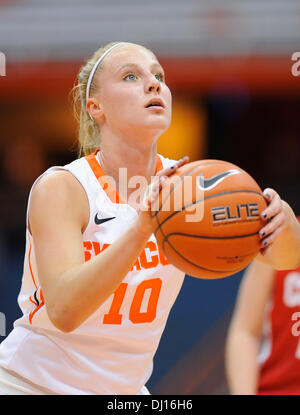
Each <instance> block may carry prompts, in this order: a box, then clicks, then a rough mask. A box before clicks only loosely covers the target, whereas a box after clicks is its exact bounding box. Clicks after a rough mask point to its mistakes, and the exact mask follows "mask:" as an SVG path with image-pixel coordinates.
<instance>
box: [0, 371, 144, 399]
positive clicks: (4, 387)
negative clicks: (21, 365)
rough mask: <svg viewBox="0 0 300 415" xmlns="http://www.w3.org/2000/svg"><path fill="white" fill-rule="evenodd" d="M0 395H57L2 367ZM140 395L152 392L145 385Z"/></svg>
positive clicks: (0, 372)
mask: <svg viewBox="0 0 300 415" xmlns="http://www.w3.org/2000/svg"><path fill="white" fill-rule="evenodd" d="M0 395H56V394H55V393H54V392H51V391H50V390H47V389H44V388H40V387H37V385H34V384H33V383H31V382H30V381H28V380H25V379H23V378H21V377H19V376H18V375H17V374H15V373H13V372H10V371H9V370H7V369H4V368H2V367H0ZM138 395H150V392H149V391H148V389H147V388H146V386H143V387H142V389H141V390H140V391H139V392H138Z"/></svg>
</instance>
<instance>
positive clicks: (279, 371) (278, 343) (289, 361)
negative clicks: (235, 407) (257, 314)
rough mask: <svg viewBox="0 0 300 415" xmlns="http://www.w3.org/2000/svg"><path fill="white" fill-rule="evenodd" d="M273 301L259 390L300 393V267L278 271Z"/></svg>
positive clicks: (267, 392) (271, 393)
mask: <svg viewBox="0 0 300 415" xmlns="http://www.w3.org/2000/svg"><path fill="white" fill-rule="evenodd" d="M262 277H263V276H262ZM270 304H271V306H270V309H269V315H268V319H267V320H266V322H267V326H265V327H268V330H267V331H268V333H267V335H266V336H265V338H264V341H263V344H264V345H265V346H266V345H268V346H267V347H265V348H264V349H265V351H266V353H264V358H263V361H261V367H260V375H259V384H258V394H261V395H263V394H268V395H273V394H274V395H294V394H295V395H299V394H300V268H298V269H297V270H292V271H291V270H289V271H277V272H276V273H275V276H274V287H273V293H272V301H271V303H270ZM265 334H266V333H265Z"/></svg>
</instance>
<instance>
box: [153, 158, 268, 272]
mask: <svg viewBox="0 0 300 415" xmlns="http://www.w3.org/2000/svg"><path fill="white" fill-rule="evenodd" d="M156 202H157V206H156V208H155V209H153V208H152V212H153V217H155V219H156V221H157V228H156V230H155V236H156V239H157V242H158V245H159V247H160V249H161V250H162V251H163V252H164V254H165V256H166V257H167V259H168V260H169V262H170V263H171V264H173V265H174V266H175V267H177V268H179V269H180V270H182V271H184V272H185V273H186V274H188V275H190V276H194V277H198V278H204V279H215V278H223V277H227V276H229V275H232V274H234V273H236V272H238V271H241V270H242V269H243V268H245V267H246V266H247V265H248V264H249V263H250V262H251V261H252V260H253V259H254V257H255V256H256V255H257V254H258V252H259V249H260V237H259V233H258V232H259V230H260V229H261V228H262V225H263V222H262V220H261V218H260V214H261V212H262V211H263V210H264V209H265V208H266V207H267V204H266V201H265V199H264V197H263V194H262V190H261V189H260V187H259V186H258V184H257V183H256V181H255V180H254V179H253V178H252V177H251V176H250V175H249V174H248V173H247V172H246V171H244V170H242V169H241V168H240V167H238V166H236V165H234V164H232V163H229V162H226V161H221V160H201V161H195V162H191V163H188V164H186V165H184V166H182V167H180V168H179V169H178V170H177V171H176V174H174V175H173V176H170V180H167V182H165V183H164V185H163V187H162V189H161V191H160V192H159V197H157V200H156Z"/></svg>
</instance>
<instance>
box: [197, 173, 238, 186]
mask: <svg viewBox="0 0 300 415" xmlns="http://www.w3.org/2000/svg"><path fill="white" fill-rule="evenodd" d="M239 173H241V172H240V170H237V169H231V170H227V171H223V172H222V173H219V174H216V175H215V176H213V177H210V178H208V179H205V178H204V177H203V174H202V173H200V174H199V175H198V186H199V187H200V189H202V190H209V189H212V188H213V187H215V186H216V185H217V184H219V183H220V182H222V181H223V180H224V179H226V177H228V176H232V175H233V174H239Z"/></svg>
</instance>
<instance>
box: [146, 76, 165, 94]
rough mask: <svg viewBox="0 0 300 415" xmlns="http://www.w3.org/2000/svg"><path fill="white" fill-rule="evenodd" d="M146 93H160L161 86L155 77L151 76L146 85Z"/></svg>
mask: <svg viewBox="0 0 300 415" xmlns="http://www.w3.org/2000/svg"><path fill="white" fill-rule="evenodd" d="M145 89H146V92H160V90H161V84H160V81H159V80H158V79H157V78H156V76H155V75H151V76H149V78H148V79H147V81H146V84H145Z"/></svg>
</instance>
